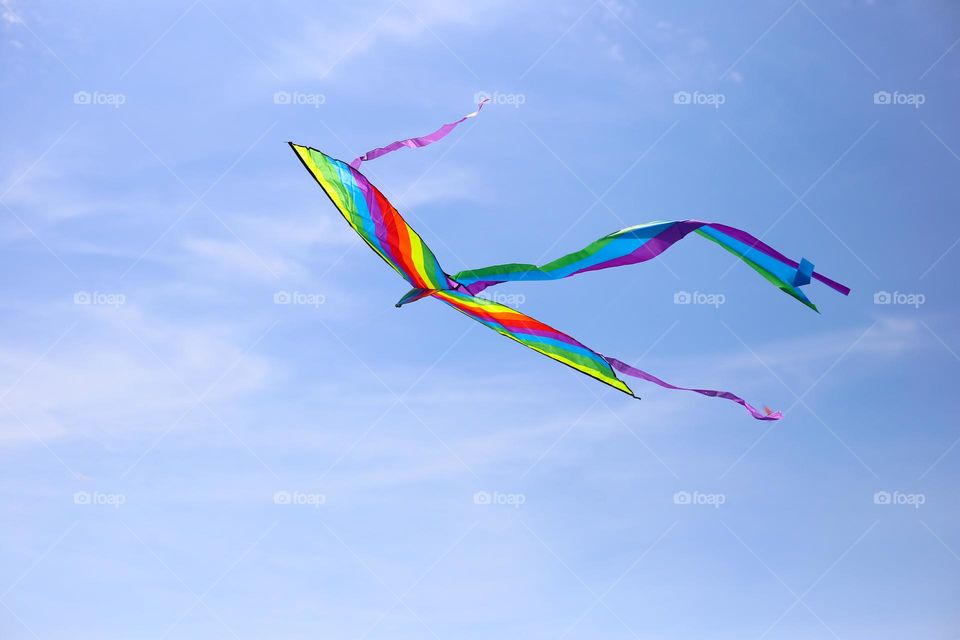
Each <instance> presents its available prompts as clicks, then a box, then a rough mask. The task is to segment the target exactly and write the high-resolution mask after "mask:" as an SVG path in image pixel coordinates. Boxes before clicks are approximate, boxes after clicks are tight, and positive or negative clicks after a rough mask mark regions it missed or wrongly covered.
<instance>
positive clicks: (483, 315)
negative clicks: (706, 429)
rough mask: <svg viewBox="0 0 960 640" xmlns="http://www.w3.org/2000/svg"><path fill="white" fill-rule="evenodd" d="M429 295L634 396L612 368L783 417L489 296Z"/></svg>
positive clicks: (764, 415)
mask: <svg viewBox="0 0 960 640" xmlns="http://www.w3.org/2000/svg"><path fill="white" fill-rule="evenodd" d="M429 295H431V296H432V297H434V298H437V299H438V300H441V301H443V302H445V303H446V304H448V305H450V306H451V307H453V308H454V309H456V310H457V311H459V312H460V313H462V314H464V315H466V316H469V317H471V318H473V319H474V320H476V321H477V322H479V323H481V324H483V325H486V326H488V327H490V328H491V329H493V330H494V331H496V332H497V333H499V334H500V335H502V336H506V337H507V338H510V339H511V340H515V341H517V342H519V343H520V344H522V345H524V346H525V347H529V348H531V349H533V350H534V351H536V352H538V353H542V354H543V355H545V356H547V357H548V358H551V359H553V360H556V361H558V362H562V363H563V364H565V365H567V366H569V367H572V368H574V369H576V370H577V371H579V372H581V373H585V374H586V375H588V376H590V377H591V378H595V379H597V380H599V381H600V382H603V383H604V384H608V385H610V386H611V387H613V388H614V389H617V390H619V391H622V392H624V393H626V394H628V395H631V396H633V397H634V398H638V399H639V396H637V395H635V394H634V393H633V391H632V390H631V389H630V387H628V386H627V384H626V383H625V382H624V381H623V380H621V379H620V378H618V377H617V374H616V372H615V371H614V370H616V371H620V372H621V373H624V374H626V375H629V376H633V377H635V378H640V379H642V380H646V381H647V382H652V383H654V384H657V385H660V386H661V387H664V388H666V389H676V390H680V391H693V392H694V393H699V394H701V395H705V396H710V397H714V398H724V399H726V400H730V401H732V402H736V403H737V404H739V405H741V406H743V407H744V408H745V409H746V410H747V411H749V412H750V414H751V415H752V416H753V417H754V418H756V419H757V420H779V419H780V418H782V417H783V416H782V414H781V413H780V412H779V411H776V412H774V411H770V410H765V411H764V412H760V411H758V410H757V409H755V408H754V407H752V406H750V405H749V404H748V403H747V402H746V401H745V400H744V399H743V398H741V397H739V396H737V395H735V394H733V393H730V392H729V391H714V390H713V389H688V388H686V387H678V386H675V385H672V384H670V383H668V382H664V381H663V380H661V379H660V378H658V377H656V376H654V375H651V374H649V373H647V372H645V371H641V370H640V369H637V368H635V367H631V366H630V365H628V364H624V363H623V362H621V361H619V360H617V359H616V358H608V357H607V356H604V355H602V354H599V353H597V352H596V351H593V350H592V349H590V348H589V347H586V346H584V345H583V344H581V343H579V342H577V341H576V340H575V339H574V338H571V337H570V336H568V335H567V334H565V333H563V332H561V331H557V330H556V329H554V328H553V327H550V326H548V325H546V324H544V323H542V322H540V321H538V320H535V319H533V318H531V317H530V316H528V315H524V314H522V313H520V312H519V311H517V310H516V309H511V308H510V307H508V306H505V305H502V304H499V303H497V302H493V301H492V300H487V299H485V298H478V297H477V296H474V295H471V294H469V293H464V292H463V291H457V290H452V289H448V290H443V291H432V292H430V293H429Z"/></svg>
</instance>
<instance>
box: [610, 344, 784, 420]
mask: <svg viewBox="0 0 960 640" xmlns="http://www.w3.org/2000/svg"><path fill="white" fill-rule="evenodd" d="M603 358H604V360H606V361H607V362H609V363H610V366H611V367H613V368H614V369H616V370H617V371H619V372H620V373H624V374H626V375H628V376H633V377H634V378H640V379H641V380H646V381H647V382H652V383H653V384H657V385H660V386H661V387H664V388H666V389H675V390H677V391H693V392H694V393H699V394H701V395H704V396H710V397H711V398H724V399H726V400H732V401H733V402H736V403H737V404H739V405H741V406H743V408H744V409H746V410H747V411H749V412H750V415H752V416H753V417H754V418H756V419H757V420H779V419H780V418H782V417H783V414H782V413H780V412H779V411H771V410H770V409H768V408H767V407H764V411H763V412H762V413H761V412H760V411H758V410H757V409H755V408H754V407H752V406H751V405H750V403H748V402H747V401H746V400H744V399H743V398H741V397H740V396H738V395H735V394H733V393H730V392H729V391H714V390H712V389H688V388H686V387H678V386H675V385H672V384H670V383H669V382H665V381H663V380H661V379H660V378H658V377H656V376H654V375H651V374H649V373H647V372H646V371H641V370H640V369H637V368H636V367H631V366H630V365H628V364H626V363H624V362H620V361H619V360H617V359H616V358H609V357H607V356H603Z"/></svg>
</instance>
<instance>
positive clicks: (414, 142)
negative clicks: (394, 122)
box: [350, 98, 490, 169]
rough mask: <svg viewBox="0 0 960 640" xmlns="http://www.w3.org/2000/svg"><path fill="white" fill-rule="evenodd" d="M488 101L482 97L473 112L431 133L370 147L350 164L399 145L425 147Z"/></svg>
mask: <svg viewBox="0 0 960 640" xmlns="http://www.w3.org/2000/svg"><path fill="white" fill-rule="evenodd" d="M489 101H490V98H483V99H482V100H480V102H479V103H478V104H477V110H476V111H474V112H473V113H468V114H467V115H465V116H463V117H462V118H460V119H459V120H457V121H456V122H450V123H447V124H445V125H443V126H442V127H440V128H439V129H437V130H436V131H434V132H433V133H428V134H427V135H425V136H418V137H416V138H405V139H403V140H396V141H394V142H391V143H390V144H388V145H387V146H385V147H377V148H376V149H371V150H370V151H367V152H366V153H365V154H363V155H362V156H360V157H359V158H356V159H354V161H353V162H351V163H350V166H351V167H353V168H354V169H359V168H360V164H361V163H363V162H367V161H369V160H374V159H376V158H379V157H380V156H385V155H387V154H388V153H393V152H394V151H396V150H397V149H400V148H401V147H410V148H411V149H415V148H417V147H425V146H427V145H428V144H433V143H434V142H436V141H438V140H442V139H443V138H445V137H446V136H447V135H448V134H449V133H450V132H451V131H453V130H454V129H456V128H457V125H459V124H460V123H461V122H463V121H464V120H466V119H467V118H473V117H474V116H476V115H477V114H478V113H480V109H483V105H485V104H486V103H487V102H489Z"/></svg>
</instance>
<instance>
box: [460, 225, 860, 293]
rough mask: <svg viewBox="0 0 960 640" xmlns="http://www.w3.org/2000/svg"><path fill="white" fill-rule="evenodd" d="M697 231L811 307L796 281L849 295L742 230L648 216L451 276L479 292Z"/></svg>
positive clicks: (629, 259) (586, 267)
mask: <svg viewBox="0 0 960 640" xmlns="http://www.w3.org/2000/svg"><path fill="white" fill-rule="evenodd" d="M691 232H696V233H697V235H700V236H702V237H704V238H707V239H708V240H711V241H713V242H716V243H717V244H718V245H720V246H721V247H723V248H724V249H726V250H727V251H729V252H730V253H732V254H734V255H735V256H737V257H739V258H740V259H741V260H743V261H744V263H746V264H747V265H748V266H750V267H751V268H752V269H753V270H754V271H756V272H757V273H759V274H760V275H762V276H763V277H764V278H766V279H767V280H768V281H769V282H771V283H772V284H773V285H774V286H776V287H777V288H779V289H780V290H782V291H784V292H786V293H788V294H789V295H791V296H793V297H794V298H796V299H797V300H799V301H800V302H802V303H804V304H805V305H807V306H808V307H810V308H811V309H813V310H814V311H816V310H817V307H816V305H814V304H813V303H812V302H810V300H809V299H808V298H807V296H806V295H804V293H803V292H802V291H801V290H800V286H801V285H803V284H807V283H808V282H810V278H811V277H812V278H815V279H817V280H819V281H821V282H823V283H824V284H826V285H828V286H830V287H832V288H833V289H835V290H837V291H839V292H840V293H842V294H844V295H847V294H848V293H850V289H849V288H847V287H845V286H843V285H841V284H839V283H837V282H834V281H833V280H831V279H829V278H827V277H825V276H822V275H820V274H819V273H816V272H814V271H813V265H812V264H811V263H810V262H808V261H807V260H802V261H801V262H800V263H797V262H795V261H793V260H791V259H789V258H787V257H786V256H784V255H783V254H781V253H780V252H778V251H777V250H775V249H773V248H772V247H770V246H768V245H766V244H764V243H763V242H762V241H760V240H759V239H757V238H755V237H753V236H752V235H750V234H749V233H747V232H745V231H741V230H740V229H735V228H734V227H729V226H727V225H722V224H717V223H715V222H700V221H699V220H676V221H673V222H648V223H647V224H641V225H637V226H635V227H629V228H627V229H623V230H621V231H617V232H615V233H611V234H609V235H606V236H604V237H602V238H600V239H599V240H597V241H596V242H592V243H590V244H589V245H587V246H586V247H584V248H583V249H581V250H580V251H576V252H574V253H570V254H567V255H565V256H563V257H562V258H558V259H556V260H554V261H553V262H548V263H547V264H545V265H543V266H539V267H538V266H536V265H532V264H518V263H510V264H500V265H494V266H492V267H484V268H482V269H471V270H469V271H461V272H460V273H457V274H455V275H453V276H452V278H453V279H454V280H455V281H456V282H458V283H460V284H462V285H463V286H464V287H465V288H466V290H467V291H469V292H470V293H473V294H477V293H479V292H481V291H483V290H484V289H486V288H487V287H489V286H492V285H495V284H500V283H502V282H519V281H539V280H559V279H561V278H569V277H570V276H574V275H577V274H579V273H585V272H587V271H598V270H600V269H610V268H612V267H620V266H623V265H628V264H637V263H640V262H646V261H647V260H651V259H653V258H655V257H657V256H658V255H660V254H661V253H663V252H664V251H666V250H667V249H668V248H670V247H671V246H673V245H674V244H675V243H677V242H679V241H680V240H682V239H683V238H684V237H686V236H687V234H689V233H691Z"/></svg>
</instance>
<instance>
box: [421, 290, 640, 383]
mask: <svg viewBox="0 0 960 640" xmlns="http://www.w3.org/2000/svg"><path fill="white" fill-rule="evenodd" d="M430 295H431V296H433V297H434V298H436V299H438V300H442V301H443V302H445V303H447V304H448V305H450V306H451V307H453V308H454V309H456V310H457V311H459V312H460V313H462V314H464V315H465V316H469V317H471V318H473V319H474V320H476V321H477V322H479V323H481V324H483V325H486V326H488V327H490V328H491V329H493V330H494V331H496V332H497V333H499V334H500V335H502V336H506V337H508V338H510V339H511V340H516V341H517V342H519V343H520V344H522V345H523V346H525V347H529V348H531V349H533V350H534V351H536V352H537V353H542V354H543V355H545V356H547V357H548V358H552V359H553V360H556V361H557V362H562V363H563V364H565V365H567V366H568V367H573V368H574V369H576V370H577V371H580V372H581V373H585V374H587V375H588V376H590V377H591V378H596V379H597V380H599V381H600V382H603V383H605V384H608V385H610V386H611V387H613V388H614V389H619V390H620V391H623V392H624V393H626V394H629V395H631V396H632V395H634V394H633V391H631V390H630V387H628V386H627V385H626V384H625V383H624V382H623V380H621V379H620V378H618V377H617V374H615V373H614V372H613V368H612V367H611V366H610V363H609V362H607V360H606V358H604V357H603V356H602V355H600V354H599V353H597V352H595V351H593V350H591V349H590V348H588V347H586V346H584V345H582V344H581V343H579V342H577V341H576V340H574V339H573V338H571V337H570V336H568V335H567V334H565V333H563V332H562V331H557V330H556V329H554V328H553V327H551V326H548V325H546V324H544V323H542V322H540V321H539V320H535V319H533V318H531V317H530V316H527V315H524V314H522V313H520V312H519V311H517V310H515V309H511V308H510V307H507V306H504V305H502V304H499V303H496V302H493V301H492V300H487V299H485V298H478V297H476V296H473V295H470V294H469V293H464V292H462V291H455V290H449V289H448V290H444V291H434V292H433V293H431V294H430Z"/></svg>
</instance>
